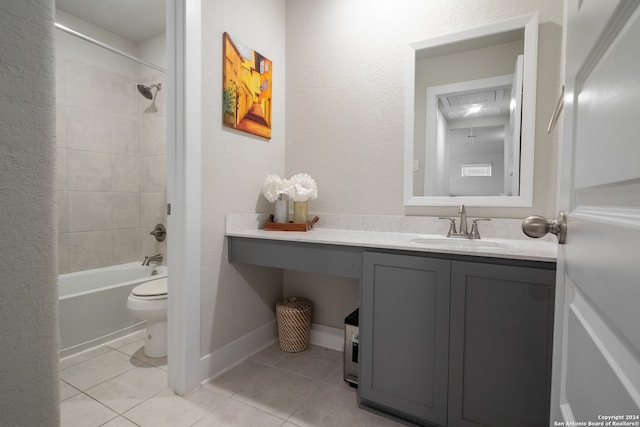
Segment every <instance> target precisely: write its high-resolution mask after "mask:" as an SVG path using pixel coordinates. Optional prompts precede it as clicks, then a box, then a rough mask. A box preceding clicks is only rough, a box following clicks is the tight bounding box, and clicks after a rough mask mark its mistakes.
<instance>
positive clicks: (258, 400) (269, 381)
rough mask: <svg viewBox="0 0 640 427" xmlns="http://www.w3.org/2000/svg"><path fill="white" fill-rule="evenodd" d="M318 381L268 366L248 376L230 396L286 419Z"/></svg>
mask: <svg viewBox="0 0 640 427" xmlns="http://www.w3.org/2000/svg"><path fill="white" fill-rule="evenodd" d="M318 387H320V383H318V382H316V381H313V380H310V379H308V378H304V377H301V376H300V375H296V374H293V373H290V372H286V371H282V370H280V369H277V368H273V367H271V366H266V369H264V370H262V371H259V372H258V373H257V374H256V375H253V376H252V377H251V378H250V381H247V382H246V383H245V384H244V385H243V386H242V387H241V388H240V390H239V391H238V393H236V394H234V395H233V396H232V397H231V398H232V399H235V400H238V401H240V402H243V403H246V404H247V405H250V406H253V407H255V408H258V409H260V410H262V411H264V412H267V413H269V414H272V415H275V416H276V417H279V418H282V419H287V418H288V417H289V415H291V414H292V413H293V411H295V410H296V408H297V407H298V406H300V404H301V403H302V402H304V401H306V400H307V399H309V398H310V397H311V396H312V395H313V394H314V393H315V392H316V390H317V389H318Z"/></svg>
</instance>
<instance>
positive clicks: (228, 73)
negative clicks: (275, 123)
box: [222, 33, 273, 139]
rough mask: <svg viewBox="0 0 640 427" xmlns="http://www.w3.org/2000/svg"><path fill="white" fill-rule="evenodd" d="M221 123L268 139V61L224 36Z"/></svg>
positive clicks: (227, 35)
mask: <svg viewBox="0 0 640 427" xmlns="http://www.w3.org/2000/svg"><path fill="white" fill-rule="evenodd" d="M223 43H224V45H223V46H224V48H223V56H224V58H223V61H224V65H223V79H222V80H223V86H222V116H223V118H222V123H223V124H224V125H225V126H228V127H232V128H234V129H238V130H241V131H244V132H249V133H252V134H254V135H258V136H261V137H263V138H267V139H269V138H271V92H272V86H273V81H272V71H271V66H272V64H271V61H270V60H268V59H267V58H265V57H264V56H262V55H261V54H259V53H258V52H256V51H255V50H253V49H249V48H247V47H246V46H244V45H243V44H242V43H240V42H238V41H237V40H236V39H233V38H232V37H231V36H230V35H229V34H228V33H224V35H223Z"/></svg>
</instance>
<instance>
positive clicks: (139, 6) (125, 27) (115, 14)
mask: <svg viewBox="0 0 640 427" xmlns="http://www.w3.org/2000/svg"><path fill="white" fill-rule="evenodd" d="M56 7H57V8H58V9H61V10H63V11H64V12H67V13H69V14H71V15H73V16H75V17H78V18H80V19H83V20H85V21H87V22H89V23H91V24H93V25H96V26H98V27H100V28H103V29H105V30H108V31H110V32H112V33H115V34H118V35H119V36H121V37H123V38H125V39H127V40H130V41H132V42H134V43H140V42H142V41H144V40H148V39H150V38H151V37H154V36H157V35H158V34H162V33H164V32H165V27H166V9H165V0H56Z"/></svg>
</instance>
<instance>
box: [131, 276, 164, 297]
mask: <svg viewBox="0 0 640 427" xmlns="http://www.w3.org/2000/svg"><path fill="white" fill-rule="evenodd" d="M131 294H132V295H135V296H137V297H154V296H159V295H166V294H167V278H166V277H163V278H161V279H156V280H151V281H149V282H145V283H143V284H141V285H138V286H136V287H135V288H133V290H132V291H131Z"/></svg>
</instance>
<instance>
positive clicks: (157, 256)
mask: <svg viewBox="0 0 640 427" xmlns="http://www.w3.org/2000/svg"><path fill="white" fill-rule="evenodd" d="M150 262H162V254H155V255H151V256H145V257H144V261H142V265H144V266H147V265H149V263H150Z"/></svg>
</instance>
